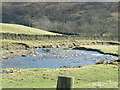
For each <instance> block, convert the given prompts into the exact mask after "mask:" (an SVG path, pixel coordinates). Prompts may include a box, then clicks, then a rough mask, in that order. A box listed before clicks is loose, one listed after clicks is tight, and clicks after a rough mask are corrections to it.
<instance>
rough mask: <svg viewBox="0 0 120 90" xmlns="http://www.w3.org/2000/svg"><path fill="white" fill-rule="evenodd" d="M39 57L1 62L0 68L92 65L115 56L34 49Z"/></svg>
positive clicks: (70, 50)
mask: <svg viewBox="0 0 120 90" xmlns="http://www.w3.org/2000/svg"><path fill="white" fill-rule="evenodd" d="M35 50H36V51H37V52H39V53H40V55H37V56H26V57H21V56H18V57H15V58H12V59H7V60H2V68H59V67H63V66H68V67H69V66H70V67H74V66H80V65H93V64H95V63H96V61H98V60H110V59H113V58H115V57H116V56H113V55H108V54H100V53H99V52H95V51H85V50H72V49H69V50H65V49H63V48H44V49H35Z"/></svg>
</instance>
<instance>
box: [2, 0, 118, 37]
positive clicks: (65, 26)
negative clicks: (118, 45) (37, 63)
mask: <svg viewBox="0 0 120 90" xmlns="http://www.w3.org/2000/svg"><path fill="white" fill-rule="evenodd" d="M2 9H3V12H2V22H3V23H16V24H22V25H28V26H32V27H35V28H40V29H43V30H47V31H57V32H61V33H76V34H80V33H93V34H95V33H97V34H101V35H102V34H109V35H110V34H112V35H118V32H117V27H118V25H117V23H118V3H117V2H79V3H70V2H64V3H59V2H56V3H55V2H54V3H51V2H46V3H44V2H39V3H38V2H37V3H35V2H24V3H23V2H7V3H2Z"/></svg>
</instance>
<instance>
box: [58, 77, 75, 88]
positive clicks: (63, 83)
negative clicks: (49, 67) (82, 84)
mask: <svg viewBox="0 0 120 90" xmlns="http://www.w3.org/2000/svg"><path fill="white" fill-rule="evenodd" d="M73 84H74V81H73V77H68V76H58V81H57V89H56V90H72V87H73Z"/></svg>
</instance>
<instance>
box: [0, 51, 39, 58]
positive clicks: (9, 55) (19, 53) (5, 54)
mask: <svg viewBox="0 0 120 90" xmlns="http://www.w3.org/2000/svg"><path fill="white" fill-rule="evenodd" d="M38 54H39V53H37V52H36V51H34V50H2V52H1V55H2V56H1V57H0V60H3V59H10V58H14V57H16V56H22V57H25V56H28V55H38Z"/></svg>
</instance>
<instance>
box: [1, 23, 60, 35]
mask: <svg viewBox="0 0 120 90" xmlns="http://www.w3.org/2000/svg"><path fill="white" fill-rule="evenodd" d="M0 25H1V26H2V30H1V31H0V32H2V33H16V34H37V35H60V34H56V33H52V32H48V31H45V30H40V29H36V28H32V27H27V26H23V25H17V24H5V23H0Z"/></svg>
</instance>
